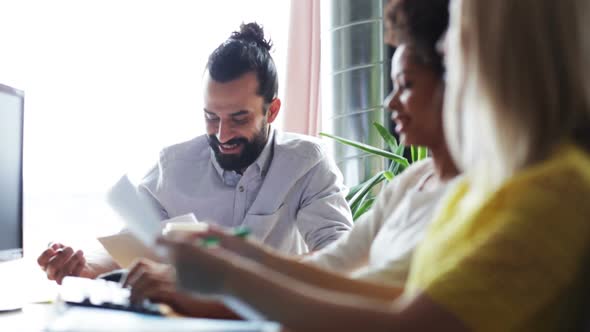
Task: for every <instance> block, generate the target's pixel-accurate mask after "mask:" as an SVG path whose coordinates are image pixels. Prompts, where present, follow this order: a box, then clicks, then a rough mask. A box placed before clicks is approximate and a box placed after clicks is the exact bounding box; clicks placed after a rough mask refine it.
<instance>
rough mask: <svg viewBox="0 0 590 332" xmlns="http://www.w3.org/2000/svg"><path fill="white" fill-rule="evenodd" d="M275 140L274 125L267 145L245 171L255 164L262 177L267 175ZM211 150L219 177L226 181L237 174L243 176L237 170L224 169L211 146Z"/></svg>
mask: <svg viewBox="0 0 590 332" xmlns="http://www.w3.org/2000/svg"><path fill="white" fill-rule="evenodd" d="M274 140H275V129H274V128H273V127H272V126H270V129H269V133H268V140H267V141H266V145H264V148H263V149H262V152H260V155H259V156H258V158H256V160H255V161H254V162H253V163H252V164H251V165H250V166H248V168H247V169H246V170H245V171H244V173H246V172H247V171H248V169H250V168H251V167H252V166H254V167H256V170H257V171H258V174H260V176H261V177H264V176H265V175H266V171H267V170H268V167H269V166H270V162H271V160H272V155H273V145H274ZM209 150H210V155H211V162H212V163H213V167H215V170H216V171H217V174H219V177H220V178H221V179H223V180H224V183H225V182H227V181H226V179H227V178H229V177H235V176H238V177H241V175H239V174H238V173H237V172H235V171H227V170H224V169H223V168H221V166H220V165H219V163H218V162H217V159H216V158H215V153H214V152H213V149H211V148H209ZM230 174H231V175H230ZM231 182H234V181H231Z"/></svg>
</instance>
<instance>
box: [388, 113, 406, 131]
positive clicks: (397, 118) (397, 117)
mask: <svg viewBox="0 0 590 332" xmlns="http://www.w3.org/2000/svg"><path fill="white" fill-rule="evenodd" d="M391 120H393V122H394V123H395V131H396V132H397V133H400V132H402V131H404V129H405V127H407V126H408V123H409V122H410V117H409V116H407V115H404V114H399V113H394V114H393V116H392V117H391Z"/></svg>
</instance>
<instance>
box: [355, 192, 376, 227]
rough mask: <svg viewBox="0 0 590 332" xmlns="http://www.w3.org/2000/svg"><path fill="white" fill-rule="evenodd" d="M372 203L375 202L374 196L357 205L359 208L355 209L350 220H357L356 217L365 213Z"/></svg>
mask: <svg viewBox="0 0 590 332" xmlns="http://www.w3.org/2000/svg"><path fill="white" fill-rule="evenodd" d="M374 203H375V198H374V197H371V198H369V199H367V200H365V201H364V202H363V203H362V204H361V205H360V206H359V208H358V209H357V210H356V211H355V213H354V215H353V216H352V220H354V221H356V220H358V218H360V216H362V215H363V214H365V212H367V211H369V209H371V207H373V204H374Z"/></svg>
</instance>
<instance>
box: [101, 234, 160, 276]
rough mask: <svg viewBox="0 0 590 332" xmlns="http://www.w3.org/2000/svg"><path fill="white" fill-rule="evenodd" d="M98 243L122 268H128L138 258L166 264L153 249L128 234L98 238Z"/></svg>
mask: <svg viewBox="0 0 590 332" xmlns="http://www.w3.org/2000/svg"><path fill="white" fill-rule="evenodd" d="M98 241H99V242H100V244H102V246H103V247H104V248H105V249H106V251H107V252H108V253H109V255H111V257H113V259H114V260H115V262H117V264H119V266H120V267H123V268H128V267H129V266H130V265H131V264H132V263H133V262H134V261H135V260H137V259H138V258H147V259H149V260H152V261H155V262H160V263H166V262H167V261H166V259H165V257H161V256H160V255H158V253H157V252H156V251H155V250H154V248H149V247H147V246H146V245H145V244H143V243H142V242H141V241H139V240H138V239H137V238H136V237H135V236H134V235H133V234H131V233H129V232H124V233H119V234H114V235H110V236H104V237H99V238H98Z"/></svg>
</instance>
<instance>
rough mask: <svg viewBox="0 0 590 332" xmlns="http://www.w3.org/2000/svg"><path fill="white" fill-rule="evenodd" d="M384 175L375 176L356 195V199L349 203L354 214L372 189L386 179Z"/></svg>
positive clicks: (353, 198)
mask: <svg viewBox="0 0 590 332" xmlns="http://www.w3.org/2000/svg"><path fill="white" fill-rule="evenodd" d="M383 173H384V171H381V172H379V173H377V174H375V175H374V176H373V177H372V178H371V179H369V181H367V182H366V183H365V185H364V186H363V188H362V189H361V190H359V191H358V192H357V193H356V194H355V195H354V197H352V199H351V200H350V201H349V204H350V209H351V210H352V213H353V214H354V213H355V212H356V210H357V208H358V207H359V204H360V203H361V202H362V201H363V200H364V198H365V196H366V195H367V194H369V193H370V192H371V189H373V187H375V186H376V185H378V184H379V183H381V182H382V181H383V180H384V179H385V177H384V176H383Z"/></svg>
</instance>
